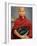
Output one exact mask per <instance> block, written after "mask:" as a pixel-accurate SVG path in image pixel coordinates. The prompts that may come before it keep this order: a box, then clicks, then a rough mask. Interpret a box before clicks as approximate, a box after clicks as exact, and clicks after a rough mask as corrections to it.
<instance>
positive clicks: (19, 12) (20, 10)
mask: <svg viewBox="0 0 37 46" xmlns="http://www.w3.org/2000/svg"><path fill="white" fill-rule="evenodd" d="M18 14H19V16H24V15H25V14H26V11H25V9H24V7H20V8H19V10H18Z"/></svg>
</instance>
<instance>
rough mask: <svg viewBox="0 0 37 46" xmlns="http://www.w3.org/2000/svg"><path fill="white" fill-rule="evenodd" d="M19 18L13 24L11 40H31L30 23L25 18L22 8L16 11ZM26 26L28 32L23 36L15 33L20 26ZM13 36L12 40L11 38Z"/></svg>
mask: <svg viewBox="0 0 37 46" xmlns="http://www.w3.org/2000/svg"><path fill="white" fill-rule="evenodd" d="M18 14H19V18H17V19H16V21H15V23H14V27H13V29H12V31H11V39H28V38H32V22H31V21H30V20H28V19H27V17H26V11H25V8H24V7H19V9H18ZM21 25H22V26H26V27H27V28H28V32H27V33H26V34H24V35H20V34H19V33H18V32H17V29H18V28H19V27H20V26H21ZM12 35H13V38H12Z"/></svg>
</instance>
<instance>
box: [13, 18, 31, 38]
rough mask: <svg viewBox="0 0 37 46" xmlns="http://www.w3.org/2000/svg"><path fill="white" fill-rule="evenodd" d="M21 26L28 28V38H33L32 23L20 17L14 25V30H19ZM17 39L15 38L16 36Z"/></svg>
mask: <svg viewBox="0 0 37 46" xmlns="http://www.w3.org/2000/svg"><path fill="white" fill-rule="evenodd" d="M20 25H23V26H26V27H27V28H28V29H29V33H28V37H29V38H32V24H31V21H29V20H28V19H27V18H26V17H24V18H22V17H19V18H18V19H17V20H16V21H15V24H14V27H13V29H14V30H15V29H18V28H19V27H20ZM14 37H15V36H14Z"/></svg>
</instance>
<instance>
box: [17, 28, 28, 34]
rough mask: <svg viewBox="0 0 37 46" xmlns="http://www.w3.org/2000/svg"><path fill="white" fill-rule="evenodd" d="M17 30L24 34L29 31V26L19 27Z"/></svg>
mask: <svg viewBox="0 0 37 46" xmlns="http://www.w3.org/2000/svg"><path fill="white" fill-rule="evenodd" d="M17 32H18V33H19V34H20V35H24V34H26V33H27V32H28V29H27V27H20V28H18V29H17Z"/></svg>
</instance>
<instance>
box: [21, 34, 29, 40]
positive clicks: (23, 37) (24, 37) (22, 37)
mask: <svg viewBox="0 0 37 46" xmlns="http://www.w3.org/2000/svg"><path fill="white" fill-rule="evenodd" d="M28 38H29V37H28V36H27V35H23V36H21V39H28Z"/></svg>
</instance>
